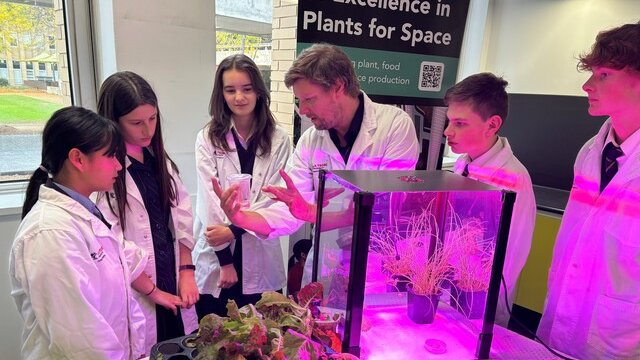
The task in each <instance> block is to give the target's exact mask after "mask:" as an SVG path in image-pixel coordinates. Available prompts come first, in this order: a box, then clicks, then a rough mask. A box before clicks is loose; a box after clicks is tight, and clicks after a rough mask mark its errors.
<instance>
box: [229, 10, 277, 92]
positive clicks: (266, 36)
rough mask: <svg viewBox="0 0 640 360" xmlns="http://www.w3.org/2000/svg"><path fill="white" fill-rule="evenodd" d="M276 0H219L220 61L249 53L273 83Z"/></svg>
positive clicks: (266, 82)
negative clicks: (272, 62)
mask: <svg viewBox="0 0 640 360" xmlns="http://www.w3.org/2000/svg"><path fill="white" fill-rule="evenodd" d="M272 9H273V2H272V0H233V1H231V0H216V62H217V63H218V64H219V63H220V61H222V60H223V59H224V58H226V57H227V56H229V55H232V54H238V53H240V54H245V55H247V56H248V57H250V58H251V59H252V60H253V61H254V62H255V63H256V65H258V67H259V68H260V72H261V73H262V77H263V78H264V81H265V84H266V85H267V88H269V87H270V85H271V19H272V17H271V15H272Z"/></svg>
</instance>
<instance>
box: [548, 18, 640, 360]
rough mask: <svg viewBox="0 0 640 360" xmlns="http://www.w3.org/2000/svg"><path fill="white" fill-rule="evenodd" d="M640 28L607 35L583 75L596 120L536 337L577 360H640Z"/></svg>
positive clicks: (577, 171)
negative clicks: (603, 118)
mask: <svg viewBox="0 0 640 360" xmlns="http://www.w3.org/2000/svg"><path fill="white" fill-rule="evenodd" d="M639 39H640V23H636V24H626V25H623V26H620V27H618V28H615V29H611V30H608V31H604V32H601V33H600V34H598V36H597V37H596V43H595V44H594V46H593V48H592V50H591V52H589V53H588V54H586V55H583V56H581V57H580V62H579V65H578V67H579V68H580V69H581V70H589V71H591V73H592V74H591V76H590V77H589V79H588V80H587V82H586V83H585V84H584V85H583V86H582V88H583V90H584V91H586V92H587V96H588V97H589V113H590V114H591V115H609V119H608V120H607V121H606V122H605V123H604V125H603V126H602V128H601V129H600V131H599V132H598V134H597V135H596V136H595V137H593V138H592V139H591V140H589V141H588V142H587V143H586V144H585V145H584V146H583V147H582V149H581V150H580V152H579V153H578V157H577V159H576V163H575V166H574V181H573V188H572V189H571V195H570V198H569V203H568V204H567V208H566V210H565V213H564V216H563V218H562V224H561V226H560V231H559V233H558V237H557V239H556V244H555V249H554V254H553V260H552V263H551V268H550V269H549V292H548V294H547V300H546V304H545V309H544V312H543V314H542V319H541V321H540V326H539V328H538V336H539V337H540V338H542V339H543V340H544V341H546V342H548V343H549V345H551V346H552V347H554V348H556V349H558V350H560V351H563V352H565V353H567V354H569V355H571V356H575V357H577V358H580V359H639V358H640V235H639V234H640V146H639V144H640V131H638V128H640V40H639Z"/></svg>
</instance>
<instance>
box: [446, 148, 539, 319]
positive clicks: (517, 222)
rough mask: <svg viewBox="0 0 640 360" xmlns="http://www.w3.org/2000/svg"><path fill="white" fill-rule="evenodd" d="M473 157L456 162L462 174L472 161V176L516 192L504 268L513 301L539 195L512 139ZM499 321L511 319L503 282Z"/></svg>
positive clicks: (527, 250)
mask: <svg viewBox="0 0 640 360" xmlns="http://www.w3.org/2000/svg"><path fill="white" fill-rule="evenodd" d="M470 161H471V159H470V158H469V156H468V155H467V154H464V155H462V156H460V157H459V158H458V160H457V161H456V164H455V166H454V172H455V173H456V174H462V172H463V171H464V168H465V165H466V164H469V176H468V177H469V178H470V179H475V180H478V181H481V182H483V183H485V184H489V185H493V186H496V187H499V188H502V189H505V190H511V191H513V192H515V193H516V202H515V204H514V207H513V213H512V215H511V226H510V229H509V240H508V242H507V252H506V255H505V260H504V268H503V270H502V274H503V275H504V278H505V282H506V284H507V296H508V299H509V305H513V301H514V298H515V286H516V283H517V281H518V278H519V277H520V272H521V271H522V268H523V267H524V265H525V263H526V262H527V257H528V256H529V250H531V240H532V238H533V229H534V227H535V221H536V199H535V196H534V194H533V185H532V183H531V177H530V176H529V172H528V171H527V169H526V168H525V167H524V165H522V163H521V162H520V161H519V160H518V159H517V158H516V157H515V156H514V155H513V151H512V150H511V146H510V145H509V141H508V140H507V139H506V138H504V137H499V138H498V141H497V142H496V143H495V145H494V146H493V147H492V148H491V149H490V150H489V151H487V152H486V153H485V154H483V155H481V156H479V157H478V158H477V159H475V160H474V161H472V162H470ZM496 323H497V324H498V325H500V326H503V327H507V325H508V323H509V312H508V311H507V306H506V304H505V302H504V290H503V288H502V285H500V298H499V299H498V308H497V312H496Z"/></svg>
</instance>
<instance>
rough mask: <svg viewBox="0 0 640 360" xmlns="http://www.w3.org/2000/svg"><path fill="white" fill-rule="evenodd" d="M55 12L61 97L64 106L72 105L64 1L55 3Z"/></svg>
mask: <svg viewBox="0 0 640 360" xmlns="http://www.w3.org/2000/svg"><path fill="white" fill-rule="evenodd" d="M53 11H54V15H55V26H56V34H55V36H56V51H57V52H58V76H59V77H60V80H59V85H60V95H62V96H63V98H64V105H71V83H70V81H69V62H68V61H67V59H68V57H67V42H66V39H65V31H64V12H63V10H62V0H54V1H53Z"/></svg>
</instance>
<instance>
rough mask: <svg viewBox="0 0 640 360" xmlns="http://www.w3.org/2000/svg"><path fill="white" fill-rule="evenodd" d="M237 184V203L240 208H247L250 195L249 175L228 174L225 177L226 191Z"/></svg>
mask: <svg viewBox="0 0 640 360" xmlns="http://www.w3.org/2000/svg"><path fill="white" fill-rule="evenodd" d="M234 184H238V201H239V202H240V208H242V209H246V208H248V207H249V195H250V193H251V175H249V174H229V175H227V189H228V188H230V187H231V186H232V185H234Z"/></svg>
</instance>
